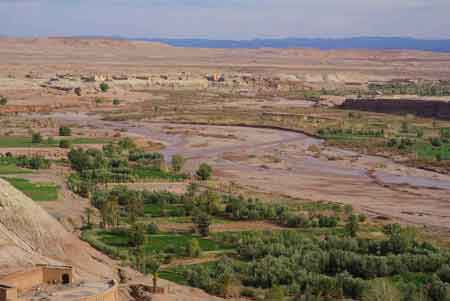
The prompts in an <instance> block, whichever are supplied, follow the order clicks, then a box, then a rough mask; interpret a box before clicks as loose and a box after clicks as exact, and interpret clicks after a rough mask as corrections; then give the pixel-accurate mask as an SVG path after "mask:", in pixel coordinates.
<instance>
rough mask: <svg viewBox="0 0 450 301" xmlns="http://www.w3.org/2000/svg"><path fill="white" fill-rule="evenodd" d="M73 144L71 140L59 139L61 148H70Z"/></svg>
mask: <svg viewBox="0 0 450 301" xmlns="http://www.w3.org/2000/svg"><path fill="white" fill-rule="evenodd" d="M71 146H72V143H71V141H70V140H66V139H63V140H60V141H59V147H60V148H70V147H71Z"/></svg>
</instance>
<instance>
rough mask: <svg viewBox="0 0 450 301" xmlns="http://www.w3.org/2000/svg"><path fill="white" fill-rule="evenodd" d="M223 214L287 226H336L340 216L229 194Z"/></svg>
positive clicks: (229, 216)
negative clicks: (310, 213) (312, 212)
mask: <svg viewBox="0 0 450 301" xmlns="http://www.w3.org/2000/svg"><path fill="white" fill-rule="evenodd" d="M225 202H226V206H225V211H224V214H223V216H224V217H226V218H229V219H232V220H268V221H272V222H274V223H277V224H278V225H281V226H285V227H291V228H295V227H323V228H328V227H329V228H333V227H336V226H337V225H338V223H339V221H340V218H339V217H338V216H326V215H320V214H318V215H317V216H309V215H307V214H306V213H299V212H295V211H294V210H292V208H290V207H289V206H286V205H280V204H273V203H267V202H262V201H260V200H259V199H252V198H248V199H245V198H244V197H242V196H240V197H235V196H228V197H227V198H226V200H225Z"/></svg>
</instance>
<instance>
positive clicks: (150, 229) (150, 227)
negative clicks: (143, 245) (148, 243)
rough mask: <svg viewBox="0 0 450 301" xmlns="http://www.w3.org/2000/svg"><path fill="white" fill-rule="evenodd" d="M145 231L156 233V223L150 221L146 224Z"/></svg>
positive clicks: (157, 231)
mask: <svg viewBox="0 0 450 301" xmlns="http://www.w3.org/2000/svg"><path fill="white" fill-rule="evenodd" d="M147 233H148V234H158V233H159V228H158V225H157V224H155V223H150V224H148V225H147Z"/></svg>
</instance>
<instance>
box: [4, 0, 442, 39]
mask: <svg viewBox="0 0 450 301" xmlns="http://www.w3.org/2000/svg"><path fill="white" fill-rule="evenodd" d="M449 12H450V0H239V1H238V0H165V1H164V0H0V35H10V36H65V35H120V36H128V37H148V38H150V37H155V38H166V37H167V38H188V37H189V38H191V37H194V38H215V39H250V38H256V37H348V36H412V37H418V38H450V16H449Z"/></svg>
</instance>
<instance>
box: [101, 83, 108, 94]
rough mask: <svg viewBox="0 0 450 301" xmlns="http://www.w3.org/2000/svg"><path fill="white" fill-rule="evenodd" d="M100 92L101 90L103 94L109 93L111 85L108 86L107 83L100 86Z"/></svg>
mask: <svg viewBox="0 0 450 301" xmlns="http://www.w3.org/2000/svg"><path fill="white" fill-rule="evenodd" d="M100 90H101V91H102V92H108V90H109V85H108V84H107V83H105V82H103V83H101V84H100Z"/></svg>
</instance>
